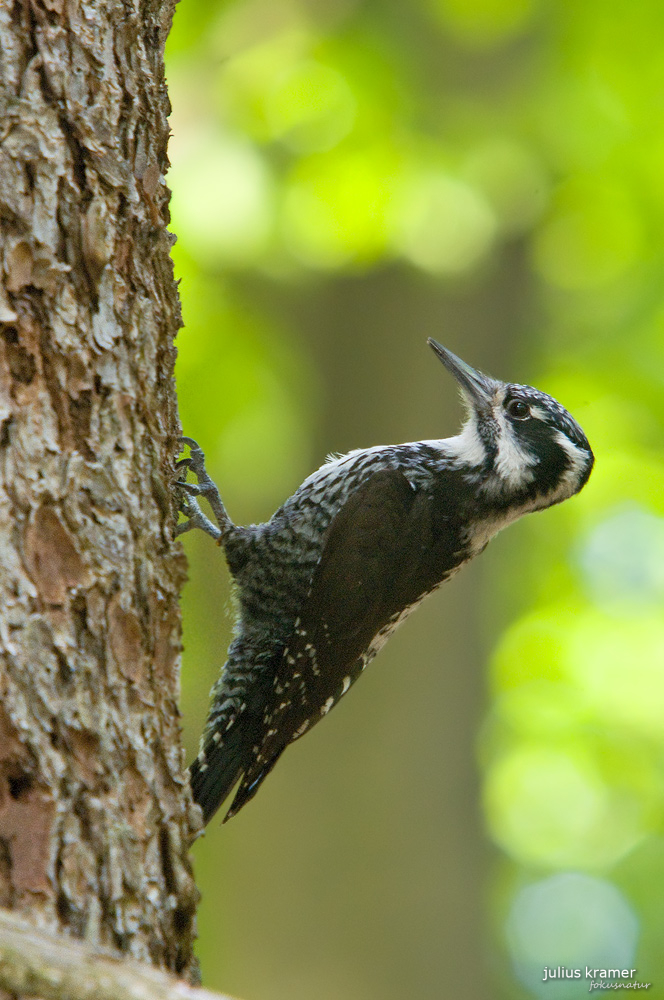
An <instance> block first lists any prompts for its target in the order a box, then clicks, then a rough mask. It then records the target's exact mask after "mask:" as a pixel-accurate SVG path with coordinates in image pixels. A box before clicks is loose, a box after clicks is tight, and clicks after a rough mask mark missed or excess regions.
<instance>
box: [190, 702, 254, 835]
mask: <svg viewBox="0 0 664 1000" xmlns="http://www.w3.org/2000/svg"><path fill="white" fill-rule="evenodd" d="M244 728H245V727H244V726H243V725H242V724H241V719H240V720H238V721H237V722H236V723H235V725H233V726H231V728H230V730H229V731H228V732H227V733H224V738H223V740H222V739H219V738H218V734H212V735H211V736H210V737H209V738H208V739H207V740H206V741H205V743H204V745H203V749H202V750H201V753H200V754H199V755H198V757H196V759H195V760H194V761H193V763H192V764H191V766H190V768H189V777H190V782H191V791H192V794H193V796H194V802H197V803H198V805H199V806H200V807H201V809H202V810H203V820H204V822H205V823H206V824H207V823H208V822H209V821H210V820H211V819H212V817H213V816H214V814H215V813H216V811H217V809H218V808H219V806H220V805H221V804H222V802H223V801H224V799H225V798H226V797H227V795H228V794H229V793H230V791H231V789H232V787H233V785H234V784H235V782H236V781H237V780H238V778H239V777H240V775H241V774H242V773H243V771H244V770H245V769H246V768H247V767H248V765H249V763H250V761H251V747H252V745H251V741H249V742H248V741H247V734H246V732H245V731H244ZM215 736H216V737H217V738H215ZM247 744H248V745H247Z"/></svg>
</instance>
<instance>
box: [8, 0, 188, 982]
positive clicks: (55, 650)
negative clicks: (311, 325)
mask: <svg viewBox="0 0 664 1000" xmlns="http://www.w3.org/2000/svg"><path fill="white" fill-rule="evenodd" d="M173 7H174V0H143V2H142V3H140V4H139V3H137V0H124V2H122V3H120V2H119V0H109V2H107V3H103V4H100V3H97V2H95V0H76V2H71V3H68V2H66V0H6V2H4V3H2V4H0V39H1V43H0V45H1V50H0V88H1V90H0V128H1V134H0V135H1V138H0V142H1V145H0V228H1V232H2V248H1V249H2V256H1V258H0V268H1V276H2V283H1V284H2V287H1V288H0V372H1V374H0V559H1V565H2V573H1V575H0V695H1V702H0V905H1V906H4V907H6V908H9V909H14V910H17V911H21V912H22V913H23V914H24V916H26V917H28V918H29V919H30V920H31V922H32V923H33V924H35V925H38V926H40V927H43V928H46V929H49V930H51V931H54V932H58V933H61V934H62V933H66V934H69V935H73V936H76V937H81V938H85V939H87V940H88V941H89V942H90V943H92V944H100V945H103V946H105V947H107V948H108V947H110V948H112V949H114V950H115V951H118V952H122V953H125V954H128V955H131V956H133V957H134V958H137V959H141V960H144V961H149V962H151V963H153V964H155V965H158V966H161V967H164V968H167V969H171V970H174V971H176V972H178V973H179V974H180V975H182V976H184V977H189V978H191V977H192V976H193V975H194V962H193V959H192V938H193V922H194V911H195V905H196V900H197V893H196V889H195V886H194V883H193V880H192V874H191V867H190V862H189V859H188V847H189V843H190V841H191V837H192V833H193V832H194V831H195V826H196V820H195V818H192V815H193V810H192V809H191V808H190V799H189V793H188V790H187V782H186V778H185V775H184V772H183V758H182V751H181V746H180V734H179V726H178V708H177V702H178V665H179V650H180V620H179V609H178V603H177V596H178V591H179V588H180V586H181V584H182V582H183V576H184V562H183V557H182V555H181V553H180V549H179V546H176V545H174V544H173V541H172V523H173V522H172V516H173V511H172V504H171V500H170V497H169V493H168V490H167V488H165V484H167V483H168V477H169V475H170V474H171V473H172V457H173V455H174V453H175V451H176V444H177V434H178V431H179V427H178V417H177V410H176V404H175V397H174V385H173V362H174V357H175V351H174V348H173V344H172V341H173V336H174V333H175V332H176V330H177V328H178V326H179V322H180V321H179V305H178V299H177V292H176V287H175V283H174V280H173V273H172V266H171V262H170V259H169V248H170V245H171V242H172V237H170V236H169V234H168V232H167V230H166V224H167V222H168V208H167V205H168V191H167V188H166V187H165V185H164V182H163V177H162V175H163V173H164V172H165V170H166V166H167V157H166V144H167V139H168V124H167V114H168V111H169V105H168V99H167V96H166V90H165V84H164V72H163V49H164V42H165V39H166V35H167V32H168V29H169V27H170V21H171V17H172V13H173Z"/></svg>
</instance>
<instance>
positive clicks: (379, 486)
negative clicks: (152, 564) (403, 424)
mask: <svg viewBox="0 0 664 1000" xmlns="http://www.w3.org/2000/svg"><path fill="white" fill-rule="evenodd" d="M429 343H430V344H431V346H432V348H433V350H434V351H435V353H436V354H437V356H438V357H439V358H440V360H441V361H442V362H443V364H444V365H445V367H446V368H447V369H448V370H449V371H450V372H451V373H452V375H454V377H455V378H456V379H457V381H458V383H459V386H460V388H461V390H462V393H463V396H464V398H465V401H466V404H467V407H468V418H467V420H466V422H465V424H464V426H463V429H462V431H461V433H460V434H458V435H457V436H456V437H452V438H446V439H441V440H431V441H417V442H411V443H408V444H402V445H389V446H385V447H374V448H366V449H361V450H357V451H352V452H350V453H349V454H347V455H342V456H337V457H332V458H331V459H329V460H328V461H327V462H326V463H325V464H324V465H323V466H322V467H321V468H320V469H319V470H318V471H317V472H314V473H313V475H311V476H309V478H308V479H306V480H305V481H304V483H303V484H302V485H301V486H300V488H299V489H298V490H297V491H296V492H295V493H294V494H293V496H292V497H290V498H289V499H288V500H287V501H286V502H285V503H284V504H283V506H282V507H280V508H279V510H278V511H277V512H276V513H275V514H274V515H273V517H272V518H271V519H270V520H269V521H268V522H267V523H265V524H258V525H251V526H249V527H240V526H238V525H235V524H233V523H232V521H231V520H230V518H229V517H228V514H227V513H226V510H225V508H224V506H223V503H222V501H221V498H220V496H219V493H218V492H217V490H216V487H215V486H214V483H213V482H212V481H211V479H210V478H209V476H208V475H207V472H206V471H205V464H204V458H203V453H202V451H201V449H200V448H199V447H198V445H197V444H196V442H195V441H193V440H191V439H190V438H185V439H183V440H184V442H185V443H186V444H188V445H189V448H190V457H189V458H188V459H184V460H183V461H182V462H181V463H179V465H180V468H185V469H187V468H190V469H191V470H192V471H193V472H194V473H195V475H196V477H197V480H198V482H197V484H186V483H183V482H182V481H181V479H179V480H178V481H177V484H176V485H177V487H178V489H179V490H181V491H185V492H186V499H185V500H183V504H182V510H183V513H184V514H185V515H186V516H187V520H186V521H185V522H184V523H183V524H182V525H180V526H179V528H178V533H182V532H184V531H187V530H189V529H190V528H192V527H200V528H202V529H203V530H205V531H207V532H208V533H209V534H210V535H212V537H214V538H215V539H217V540H218V542H219V544H221V545H222V546H223V547H224V551H225V553H226V558H227V561H228V565H229V568H230V570H231V573H232V575H233V577H234V581H235V584H236V586H237V591H238V598H239V614H238V621H237V627H236V634H235V638H234V639H233V641H232V643H231V645H230V648H229V651H228V659H227V662H226V664H225V666H224V668H223V671H222V674H221V677H220V679H219V681H218V682H217V683H216V684H215V686H214V688H213V691H212V705H211V709H210V715H209V718H208V722H207V725H206V728H205V732H204V734H203V739H202V744H201V751H200V754H199V755H198V757H197V758H196V760H195V761H194V763H193V764H192V766H191V784H192V790H193V794H194V798H195V800H196V801H197V802H198V803H199V804H200V805H201V807H202V809H203V815H204V819H205V821H206V822H207V821H208V820H209V819H210V818H211V816H212V815H213V814H214V813H215V812H216V810H217V809H218V807H219V806H220V805H221V803H222V802H223V800H224V799H225V797H226V796H227V795H228V794H229V792H230V791H231V789H232V788H233V786H234V785H235V784H236V782H238V781H239V785H238V789H237V791H236V794H235V798H234V800H233V804H232V806H231V808H230V810H229V812H228V813H227V817H226V818H229V817H230V816H232V815H234V814H235V813H237V811H238V810H239V809H240V808H241V807H242V806H243V805H244V804H245V803H246V802H247V801H249V799H250V798H252V797H253V795H254V794H255V793H256V791H257V789H258V787H259V785H260V784H261V782H262V781H263V780H264V778H265V777H266V776H267V774H268V773H269V772H270V771H271V770H272V768H273V767H274V765H275V764H276V762H277V760H278V759H279V757H280V755H281V754H282V753H283V751H284V750H285V748H286V747H287V746H288V745H289V743H292V742H293V741H294V740H296V739H298V738H299V737H300V736H302V735H303V734H304V733H305V732H307V731H308V730H309V729H310V728H311V727H312V726H313V725H315V724H316V723H317V722H318V721H319V720H320V719H321V718H323V717H324V716H325V715H327V713H328V712H329V711H330V710H331V709H332V708H333V707H334V705H336V704H337V702H338V701H339V699H340V698H342V697H343V696H344V695H345V694H346V693H347V691H348V690H349V688H350V687H351V686H352V685H353V684H354V682H355V681H356V680H357V678H358V677H359V676H360V674H361V673H362V671H363V670H364V669H365V667H366V666H367V664H368V663H370V662H371V660H372V659H373V657H374V656H375V655H376V654H377V653H378V651H379V650H380V648H381V647H382V646H383V645H384V643H385V642H386V641H387V639H388V638H389V636H390V635H391V634H392V632H393V631H394V629H395V628H397V626H398V625H399V624H400V623H401V622H402V621H403V620H404V619H405V618H406V617H407V615H409V614H410V613H411V612H412V611H413V610H414V608H415V607H417V605H418V604H419V603H420V602H421V601H422V600H423V598H424V597H426V596H427V595H428V594H430V593H431V592H432V591H434V590H436V589H437V587H439V586H440V584H441V583H443V582H444V581H445V580H447V579H449V577H450V576H451V575H452V574H453V573H455V572H456V571H457V570H458V569H459V568H460V567H461V566H462V565H463V563H465V562H467V561H468V560H469V559H471V558H472V557H473V556H474V555H476V554H477V553H479V552H480V551H482V549H483V548H484V547H485V546H486V544H487V543H488V541H489V540H490V538H491V537H492V536H493V535H495V534H496V532H498V531H499V530H500V529H501V528H503V527H504V526H505V525H507V524H509V523H510V522H511V521H514V520H516V519H517V518H518V517H520V516H522V515H523V514H526V513H528V512H530V511H535V510H541V509H543V508H545V507H550V506H551V505H552V504H555V503H560V502H561V501H563V500H565V499H566V498H568V497H570V496H572V495H573V494H574V493H576V492H578V491H579V490H580V489H581V487H582V486H583V485H584V484H585V482H586V481H587V479H588V476H589V475H590V471H591V468H592V464H593V455H592V451H591V449H590V446H589V444H588V441H587V440H586V437H585V435H584V433H583V431H582V430H581V428H580V427H579V425H578V424H577V423H576V421H575V420H574V419H573V418H572V417H571V416H570V414H569V413H568V412H567V411H566V410H565V409H564V408H563V407H562V406H561V405H560V404H559V403H557V402H556V401H555V400H554V399H553V398H552V397H551V396H547V395H546V394H545V393H543V392H540V391H539V390H537V389H534V388H532V387H530V386H521V385H514V384H506V383H504V382H499V381H497V380H495V379H491V378H488V377H487V376H485V375H482V374H481V373H480V372H477V371H475V370H474V369H472V368H470V367H469V366H468V365H466V364H465V363H464V362H463V361H461V360H460V359H459V358H457V357H456V356H455V355H453V354H452V353H451V352H450V351H447V350H446V349H445V348H443V347H441V346H440V345H439V344H437V343H436V342H435V341H430V342H429ZM200 496H204V497H206V498H207V499H208V501H209V502H210V504H211V507H212V510H213V513H214V516H215V520H216V522H217V523H216V525H215V524H213V523H212V521H210V520H209V519H208V518H206V517H205V515H204V514H203V513H202V511H201V508H200V506H199V503H198V498H199V497H200Z"/></svg>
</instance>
